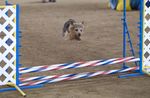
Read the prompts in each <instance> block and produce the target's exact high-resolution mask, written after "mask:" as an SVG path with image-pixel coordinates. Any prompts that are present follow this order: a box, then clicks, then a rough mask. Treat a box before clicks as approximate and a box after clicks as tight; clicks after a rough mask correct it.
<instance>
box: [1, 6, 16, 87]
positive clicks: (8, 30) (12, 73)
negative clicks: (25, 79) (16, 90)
mask: <svg viewBox="0 0 150 98" xmlns="http://www.w3.org/2000/svg"><path fill="white" fill-rule="evenodd" d="M9 82H11V83H14V84H16V6H15V5H14V6H0V85H6V84H7V83H9Z"/></svg>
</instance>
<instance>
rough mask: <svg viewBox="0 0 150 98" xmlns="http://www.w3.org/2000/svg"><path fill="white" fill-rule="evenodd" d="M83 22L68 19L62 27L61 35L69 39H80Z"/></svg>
mask: <svg viewBox="0 0 150 98" xmlns="http://www.w3.org/2000/svg"><path fill="white" fill-rule="evenodd" d="M83 30H84V22H81V23H80V22H76V21H75V20H73V19H69V20H68V21H67V22H65V24H64V27H63V37H64V38H65V39H69V40H78V41H79V40H81V35H82V34H83V33H84V32H83Z"/></svg>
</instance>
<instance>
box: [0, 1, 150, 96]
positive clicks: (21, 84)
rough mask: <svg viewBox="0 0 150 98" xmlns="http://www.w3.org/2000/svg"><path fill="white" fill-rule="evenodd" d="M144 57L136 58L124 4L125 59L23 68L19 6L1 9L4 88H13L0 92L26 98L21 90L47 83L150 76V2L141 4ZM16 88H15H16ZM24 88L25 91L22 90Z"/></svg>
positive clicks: (0, 80) (1, 79)
mask: <svg viewBox="0 0 150 98" xmlns="http://www.w3.org/2000/svg"><path fill="white" fill-rule="evenodd" d="M140 4H141V6H140V8H141V9H140V22H139V24H140V26H139V29H140V30H139V33H140V37H139V40H140V48H139V50H140V54H139V55H140V56H139V58H135V57H134V55H135V54H134V49H133V47H132V41H131V38H130V34H129V32H128V27H127V23H126V22H127V20H126V7H125V6H126V0H124V11H123V19H122V20H123V31H124V32H123V57H122V58H113V59H103V60H94V61H86V62H73V63H72V62H71V63H64V64H55V65H44V66H35V67H29V68H27V67H26V68H21V67H20V66H21V64H20V51H19V49H20V47H21V45H20V37H21V34H20V32H19V31H20V30H19V5H9V6H0V28H1V29H0V54H1V55H0V72H1V73H0V86H3V85H9V86H12V87H13V88H3V89H0V92H3V91H9V90H16V89H17V90H18V91H20V92H21V94H22V95H23V96H25V95H26V94H25V93H23V92H22V91H21V89H27V88H37V87H42V86H43V84H45V83H54V82H59V81H67V80H75V79H80V78H90V77H94V76H99V75H110V74H115V73H125V72H128V71H130V72H133V73H132V74H126V75H125V76H120V77H121V78H122V77H129V76H137V75H143V74H144V73H146V74H148V75H150V53H149V48H150V45H149V44H150V38H149V37H150V36H149V35H148V34H149V32H150V26H149V23H150V16H149V12H148V11H149V10H150V7H149V5H150V4H149V1H148V0H140ZM127 38H128V40H129V44H130V48H131V54H132V55H133V56H132V57H126V40H127ZM129 62H135V64H136V66H135V67H127V66H126V63H129ZM137 62H139V63H140V64H139V65H138V64H137ZM121 63H123V66H122V68H121V69H114V70H108V71H98V72H83V73H74V74H65V75H52V76H35V77H22V74H27V73H33V72H45V71H54V70H65V69H76V68H84V67H96V66H108V65H109V66H110V65H111V66H113V64H121ZM14 87H15V88H14ZM20 88H21V89H20Z"/></svg>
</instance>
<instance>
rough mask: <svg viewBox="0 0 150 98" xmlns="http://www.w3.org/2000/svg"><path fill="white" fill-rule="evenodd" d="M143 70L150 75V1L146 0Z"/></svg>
mask: <svg viewBox="0 0 150 98" xmlns="http://www.w3.org/2000/svg"><path fill="white" fill-rule="evenodd" d="M143 11H144V23H143V52H142V53H143V54H142V56H143V61H142V63H143V65H142V66H143V71H144V72H146V73H147V74H149V75H150V1H149V0H144V10H143Z"/></svg>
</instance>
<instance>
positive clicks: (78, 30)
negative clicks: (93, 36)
mask: <svg viewBox="0 0 150 98" xmlns="http://www.w3.org/2000/svg"><path fill="white" fill-rule="evenodd" d="M73 32H74V33H75V37H76V39H78V40H80V37H81V35H82V34H83V33H84V23H83V22H82V23H73Z"/></svg>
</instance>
